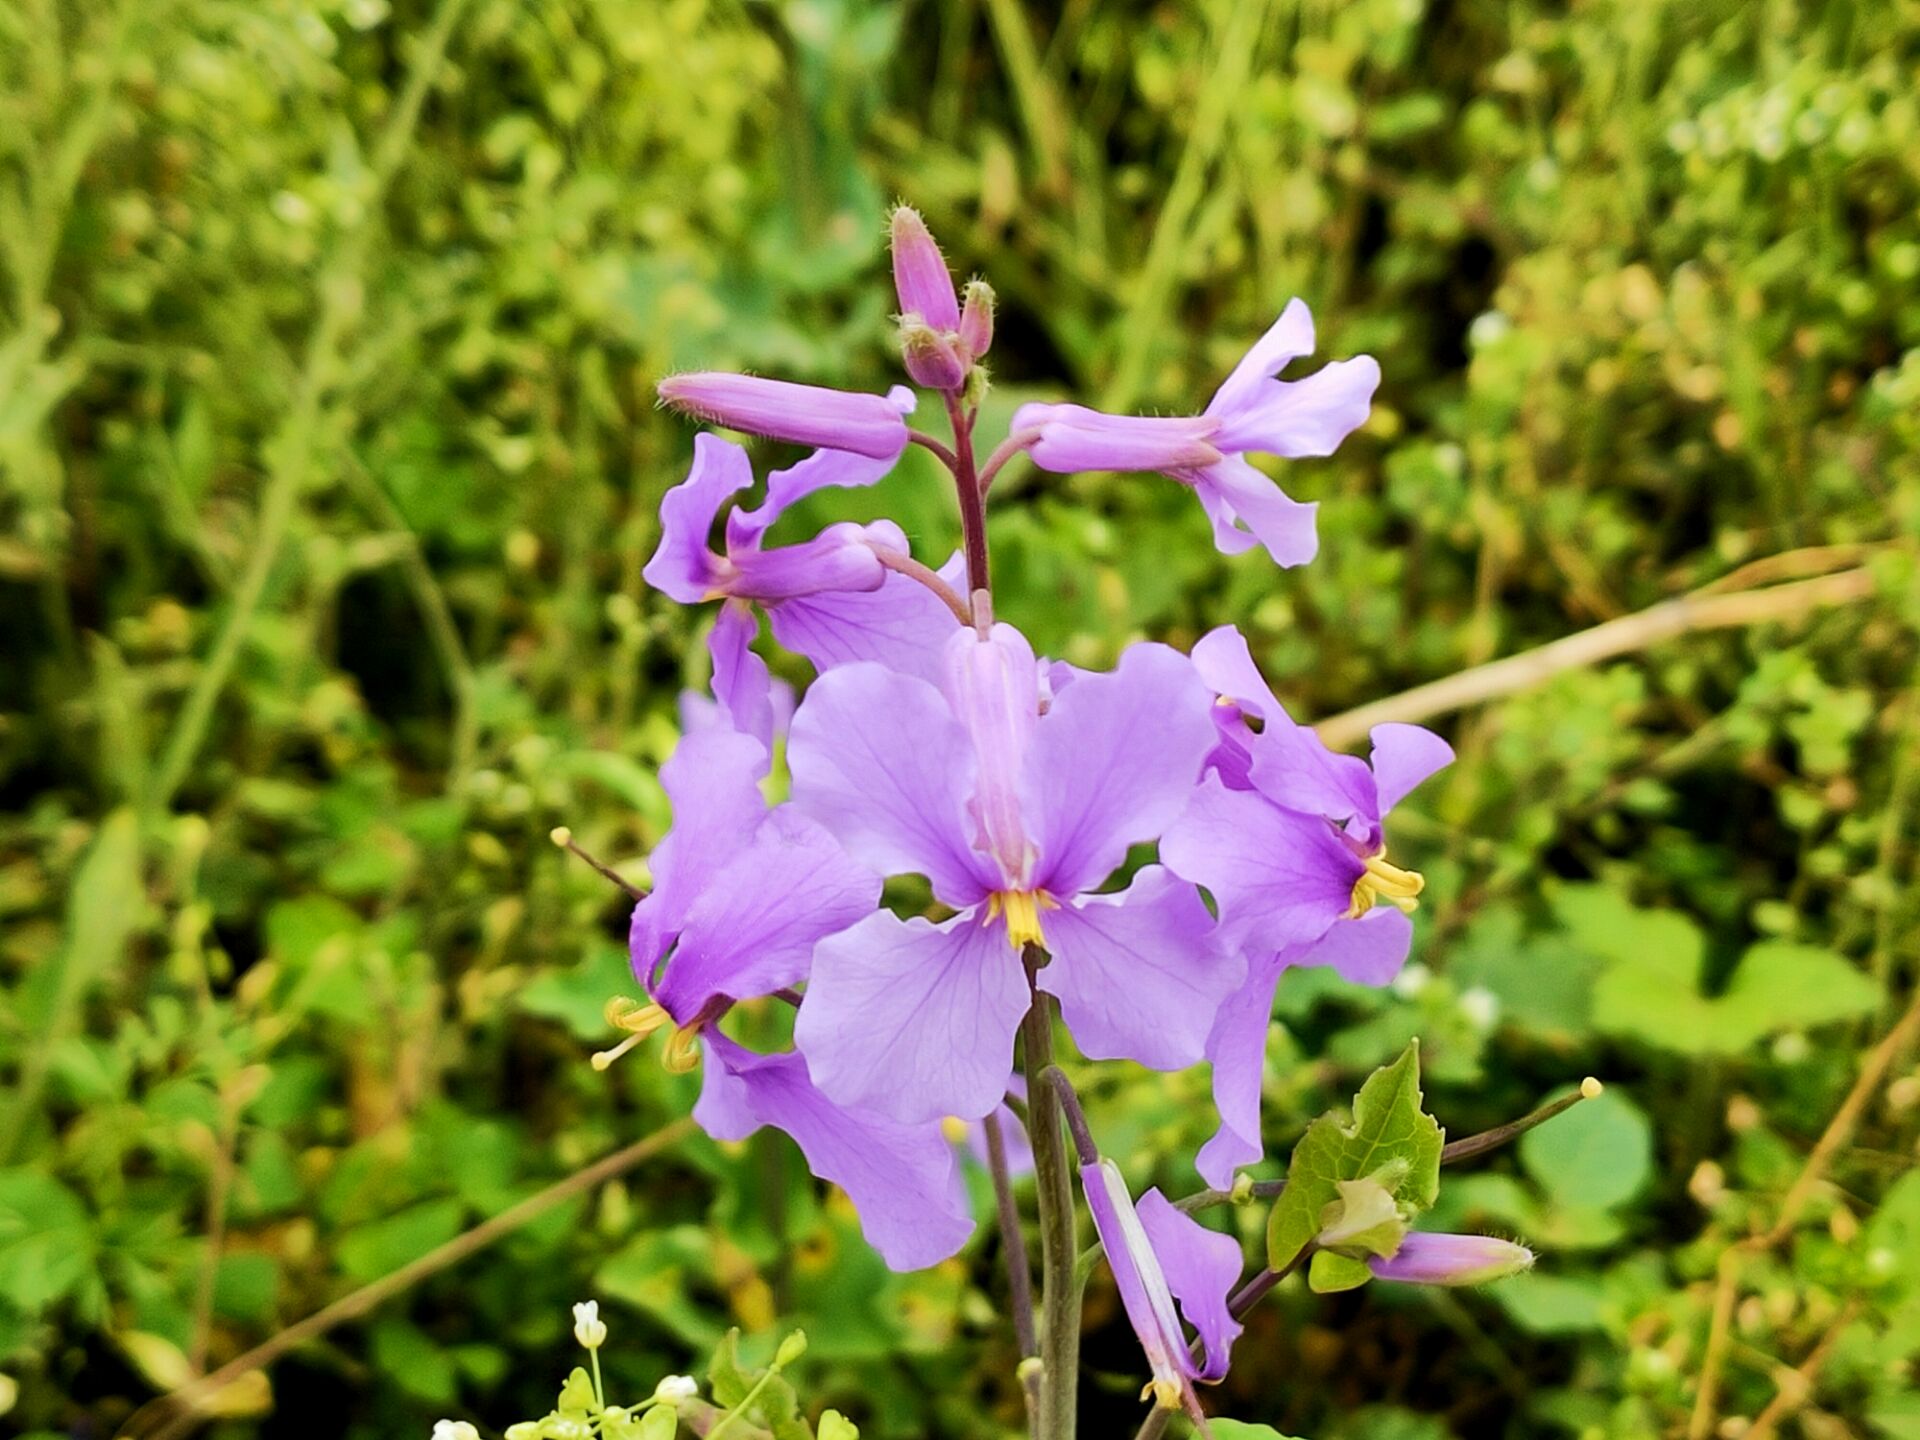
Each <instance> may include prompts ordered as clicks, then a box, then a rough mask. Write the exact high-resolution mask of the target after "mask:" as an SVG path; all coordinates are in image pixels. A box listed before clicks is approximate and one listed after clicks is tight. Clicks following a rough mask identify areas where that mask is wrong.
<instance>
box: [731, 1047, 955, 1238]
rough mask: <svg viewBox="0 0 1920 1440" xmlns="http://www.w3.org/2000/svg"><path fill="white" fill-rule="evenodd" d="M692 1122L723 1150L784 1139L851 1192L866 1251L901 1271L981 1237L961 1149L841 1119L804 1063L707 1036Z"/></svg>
mask: <svg viewBox="0 0 1920 1440" xmlns="http://www.w3.org/2000/svg"><path fill="white" fill-rule="evenodd" d="M704 1043H705V1045H706V1047H707V1065H706V1066H705V1071H706V1074H705V1077H704V1083H703V1086H702V1088H701V1092H700V1101H699V1103H698V1104H697V1105H695V1106H694V1109H693V1118H694V1119H695V1121H697V1122H698V1123H699V1125H700V1126H701V1128H702V1129H704V1130H705V1131H706V1132H707V1133H708V1134H709V1135H711V1136H713V1138H714V1139H716V1140H744V1139H745V1138H746V1137H747V1136H749V1135H751V1134H752V1133H753V1132H754V1131H755V1130H758V1129H759V1128H760V1127H761V1126H762V1125H771V1126H773V1127H774V1128H775V1129H777V1130H784V1131H785V1132H786V1133H787V1134H788V1135H790V1136H792V1137H793V1141H794V1143H795V1144H797V1145H798V1146H799V1147H800V1153H801V1154H802V1155H804V1156H805V1157H806V1161H807V1168H808V1169H809V1170H811V1171H812V1172H813V1173H814V1174H815V1175H817V1176H819V1177H820V1178H821V1179H822V1180H825V1181H828V1182H829V1183H831V1184H834V1185H838V1186H839V1187H840V1188H841V1189H842V1190H844V1191H846V1192H847V1198H848V1199H850V1200H852V1201H853V1207H854V1209H855V1210H856V1211H858V1212H859V1215H860V1229H861V1231H862V1233H863V1234H865V1235H866V1237H867V1242H868V1243H869V1244H871V1245H872V1246H873V1248H874V1249H876V1250H878V1251H879V1252H880V1256H881V1258H882V1259H883V1260H885V1261H886V1262H887V1265H888V1267H889V1268H891V1269H894V1270H919V1269H923V1268H925V1267H926V1266H928V1265H934V1264H938V1263H939V1262H940V1261H942V1260H944V1259H946V1258H947V1257H948V1256H949V1255H952V1254H953V1253H954V1252H955V1251H957V1250H958V1249H959V1248H960V1247H961V1246H962V1245H964V1244H966V1242H967V1237H968V1236H969V1235H971V1234H972V1233H973V1216H972V1214H971V1212H970V1210H969V1208H968V1205H967V1196H966V1191H965V1188H964V1186H963V1185H962V1184H961V1179H960V1173H959V1167H958V1166H957V1165H955V1164H954V1156H953V1149H952V1147H951V1146H949V1145H948V1144H947V1142H946V1140H945V1138H944V1137H943V1136H942V1135H941V1134H940V1130H939V1127H938V1126H937V1125H920V1126H904V1125H896V1124H894V1123H892V1122H891V1121H888V1120H883V1119H880V1118H879V1117H877V1116H872V1115H855V1114H851V1113H849V1112H848V1111H846V1110H843V1109H841V1108H840V1107H839V1106H837V1105H835V1104H834V1103H833V1102H832V1101H830V1100H828V1099H827V1097H826V1096H824V1095H822V1094H821V1093H820V1091H819V1090H818V1089H816V1088H815V1087H814V1084H813V1082H812V1080H811V1079H810V1078H809V1077H808V1075H807V1067H806V1062H805V1061H804V1060H803V1059H802V1058H801V1057H800V1056H799V1055H797V1054H786V1055H756V1054H754V1053H753V1052H752V1051H750V1050H747V1049H744V1048H743V1047H741V1046H739V1045H737V1044H735V1043H734V1042H733V1041H731V1040H729V1039H727V1038H726V1036H724V1035H717V1034H711V1033H710V1034H708V1035H707V1036H706V1037H705V1041H704Z"/></svg>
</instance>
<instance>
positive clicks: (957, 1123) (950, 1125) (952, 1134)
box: [940, 1115, 967, 1145]
mask: <svg viewBox="0 0 1920 1440" xmlns="http://www.w3.org/2000/svg"><path fill="white" fill-rule="evenodd" d="M940 1133H941V1134H942V1135H944V1136H945V1137H946V1139H947V1143H948V1144H949V1145H963V1144H965V1143H966V1139H967V1122H966V1121H964V1120H962V1119H961V1118H960V1117H959V1116H958V1115H949V1116H947V1117H946V1118H945V1119H944V1120H942V1121H941V1122H940Z"/></svg>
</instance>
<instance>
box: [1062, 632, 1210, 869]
mask: <svg viewBox="0 0 1920 1440" xmlns="http://www.w3.org/2000/svg"><path fill="white" fill-rule="evenodd" d="M1211 709H1212V700H1211V697H1210V696H1209V695H1208V693H1207V689H1206V686H1205V685H1204V684H1202V683H1201V680H1200V676H1199V674H1198V673H1197V672H1196V671H1195V670H1194V668H1193V662H1192V661H1190V660H1189V659H1187V657H1186V656H1184V655H1182V654H1181V653H1180V652H1179V651H1177V650H1173V649H1170V648H1169V647H1167V646H1165V645H1154V644H1137V645H1130V646H1128V647H1127V651H1126V653H1125V654H1123V655H1122V656H1121V657H1120V664H1119V667H1118V668H1117V669H1115V670H1114V671H1112V672H1111V673H1109V674H1087V675H1082V676H1080V677H1078V678H1076V679H1075V680H1074V681H1073V683H1072V684H1071V685H1069V686H1068V687H1066V689H1064V690H1063V691H1061V692H1060V694H1059V696H1058V698H1056V699H1055V700H1054V702H1053V708H1052V709H1050V710H1048V711H1047V714H1046V718H1045V719H1043V720H1042V721H1041V722H1040V725H1039V727H1038V732H1037V734H1036V735H1035V737H1034V743H1033V749H1032V754H1031V756H1030V757H1029V759H1028V761H1027V766H1026V773H1025V776H1024V784H1025V788H1026V793H1027V795H1028V796H1029V797H1030V799H1029V810H1030V812H1031V813H1030V823H1031V824H1032V825H1033V828H1034V829H1035V831H1036V832H1037V833H1036V836H1035V838H1036V839H1037V840H1038V842H1039V846H1040V851H1041V855H1042V861H1041V880H1040V883H1041V884H1042V885H1043V886H1044V887H1045V888H1046V889H1048V890H1050V891H1052V892H1053V894H1055V895H1056V896H1061V897H1065V896H1068V895H1073V894H1077V893H1078V892H1080V891H1082V890H1089V889H1092V888H1093V887H1094V886H1096V885H1098V884H1100V883H1101V882H1103V881H1104V880H1105V879H1106V878H1107V877H1108V876H1109V875H1111V874H1112V873H1113V871H1114V869H1115V868H1116V867H1117V866H1118V865H1119V864H1120V862H1121V861H1122V860H1124V859H1126V855H1127V847H1128V846H1129V845H1132V844H1135V843H1137V842H1139V841H1144V840H1151V839H1153V838H1155V837H1156V836H1157V835H1158V834H1159V833H1160V832H1161V831H1162V830H1164V829H1165V828H1166V827H1167V825H1169V824H1170V823H1172V821H1173V819H1174V818H1175V817H1176V816H1177V815H1179V813H1180V811H1181V810H1182V808H1184V806H1185V805H1186V802H1187V800H1188V798H1189V797H1190V796H1191V795H1192V794H1193V787H1194V783H1195V782H1196V780H1197V779H1198V778H1199V775H1200V769H1201V765H1202V763H1203V762H1204V761H1205V759H1206V756H1207V752H1208V751H1209V750H1210V749H1212V747H1213V744H1214V739H1215V732H1214V728H1213V719H1212V716H1211V714H1210V713H1209V712H1210V711H1211Z"/></svg>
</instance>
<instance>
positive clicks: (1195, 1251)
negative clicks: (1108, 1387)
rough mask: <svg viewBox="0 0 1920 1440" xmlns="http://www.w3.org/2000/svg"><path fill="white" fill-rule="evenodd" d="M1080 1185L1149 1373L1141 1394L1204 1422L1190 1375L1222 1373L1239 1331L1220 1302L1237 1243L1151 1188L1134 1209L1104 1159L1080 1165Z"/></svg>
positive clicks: (1236, 1262) (1234, 1267) (1233, 1272)
mask: <svg viewBox="0 0 1920 1440" xmlns="http://www.w3.org/2000/svg"><path fill="white" fill-rule="evenodd" d="M1080 1185H1081V1188H1082V1189H1083V1190H1084V1191H1085V1192H1086V1197H1087V1209H1088V1210H1089V1211H1090V1212H1092V1215H1093V1228H1094V1232H1095V1233H1096V1234H1097V1235H1099V1237H1100V1244H1101V1247H1102V1249H1104V1250H1105V1251H1106V1256H1107V1264H1108V1265H1109V1266H1111V1267H1112V1269H1113V1281H1114V1285H1115V1287H1116V1288H1117V1289H1118V1290H1119V1291H1120V1303H1121V1304H1122V1305H1123V1306H1124V1307H1125V1309H1126V1312H1127V1319H1128V1321H1130V1322H1131V1323H1132V1325H1133V1333H1134V1334H1136V1335H1138V1336H1139V1337H1140V1348H1141V1349H1143V1350H1145V1351H1146V1352H1147V1364H1148V1367H1149V1368H1150V1369H1151V1370H1152V1372H1153V1379H1152V1380H1150V1381H1148V1382H1147V1387H1146V1389H1145V1390H1144V1391H1143V1392H1142V1398H1145V1397H1146V1396H1148V1395H1150V1396H1152V1397H1153V1400H1154V1403H1155V1404H1156V1405H1158V1406H1160V1407H1162V1408H1165V1409H1168V1410H1172V1409H1181V1408H1183V1409H1185V1410H1186V1412H1187V1413H1188V1414H1189V1415H1191V1416H1193V1417H1194V1419H1195V1420H1196V1421H1198V1422H1199V1423H1201V1424H1202V1425H1204V1424H1205V1423H1206V1421H1205V1415H1204V1414H1203V1412H1202V1411H1201V1409H1200V1402H1199V1400H1198V1398H1197V1397H1196V1396H1195V1395H1194V1392H1193V1382H1194V1381H1195V1380H1202V1381H1206V1382H1208V1383H1212V1382H1214V1381H1217V1380H1219V1379H1220V1378H1221V1377H1222V1376H1224V1375H1225V1374H1226V1373H1227V1359H1228V1352H1229V1351H1231V1349H1232V1348H1233V1342H1234V1341H1235V1340H1236V1339H1238V1338H1239V1335H1240V1331H1241V1325H1240V1322H1239V1321H1237V1320H1235V1319H1234V1318H1233V1315H1232V1313H1231V1312H1230V1311H1229V1310H1228V1309H1227V1297H1228V1294H1229V1292H1230V1291H1231V1290H1232V1289H1233V1287H1234V1284H1235V1282H1236V1281H1238V1280H1239V1278H1240V1246H1239V1243H1238V1242H1237V1241H1235V1240H1234V1239H1233V1237H1232V1236H1230V1235H1222V1234H1220V1233H1218V1232H1217V1231H1213V1230H1209V1229H1207V1228H1206V1226H1204V1225H1202V1224H1201V1223H1200V1222H1199V1221H1197V1220H1195V1219H1193V1218H1192V1217H1191V1216H1189V1215H1184V1214H1182V1213H1181V1212H1180V1211H1179V1210H1176V1209H1175V1208H1174V1207H1173V1205H1172V1204H1171V1203H1170V1202H1169V1201H1168V1200H1167V1197H1166V1196H1164V1195H1162V1194H1161V1193H1160V1192H1159V1191H1158V1190H1149V1191H1147V1193H1146V1194H1144V1195H1142V1196H1141V1197H1140V1204H1139V1208H1138V1209H1137V1210H1136V1209H1135V1207H1134V1204H1133V1201H1132V1200H1131V1199H1129V1198H1128V1196H1127V1182H1126V1180H1125V1179H1124V1178H1123V1177H1122V1176H1121V1174H1120V1169H1119V1167H1118V1166H1117V1165H1115V1164H1114V1163H1113V1162H1112V1161H1111V1160H1102V1161H1100V1162H1099V1163H1097V1164H1093V1165H1082V1166H1081V1167H1080ZM1176 1300H1177V1301H1178V1302H1179V1306H1180V1310H1179V1314H1178V1315H1177V1314H1176V1313H1175V1311H1174V1302H1175V1301H1176ZM1180 1315H1185V1316H1186V1318H1187V1319H1188V1320H1189V1321H1190V1322H1191V1323H1192V1324H1193V1327H1194V1329H1195V1330H1196V1331H1198V1332H1199V1337H1200V1343H1201V1350H1202V1354H1203V1357H1204V1358H1203V1360H1202V1361H1201V1363H1199V1364H1195V1363H1194V1360H1193V1357H1192V1354H1191V1353H1190V1350H1189V1347H1188V1343H1187V1336H1186V1331H1185V1330H1183V1329H1182V1328H1181V1325H1180Z"/></svg>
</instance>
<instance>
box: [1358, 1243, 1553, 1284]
mask: <svg viewBox="0 0 1920 1440" xmlns="http://www.w3.org/2000/svg"><path fill="white" fill-rule="evenodd" d="M1367 1264H1368V1265H1369V1266H1370V1267H1371V1268H1372V1270H1373V1276H1374V1279H1376V1280H1398V1281H1400V1282H1401V1283H1403V1284H1407V1285H1484V1284H1486V1282H1487V1281H1489V1280H1504V1279H1505V1278H1506V1277H1507V1276H1509V1275H1518V1274H1519V1273H1520V1272H1521V1271H1522V1270H1526V1269H1528V1268H1530V1267H1531V1266H1532V1265H1533V1252H1532V1251H1531V1250H1529V1249H1527V1247H1526V1246H1524V1245H1516V1244H1514V1243H1513V1242H1512V1241H1511V1240H1496V1239H1494V1238H1493V1237H1492V1236H1491V1235H1427V1234H1421V1233H1419V1232H1418V1231H1416V1232H1415V1233H1414V1234H1411V1235H1409V1236H1407V1238H1406V1239H1404V1240H1402V1241H1401V1242H1400V1248H1399V1249H1398V1250H1397V1251H1395V1252H1394V1253H1393V1254H1392V1255H1391V1256H1389V1257H1388V1258H1386V1259H1384V1260H1382V1259H1377V1258H1376V1259H1372V1260H1369V1261H1368V1262H1367Z"/></svg>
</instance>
